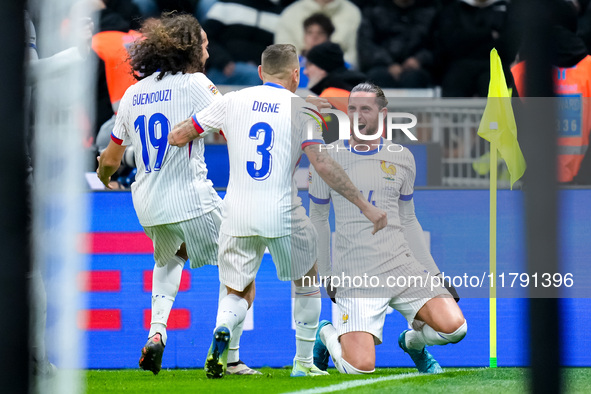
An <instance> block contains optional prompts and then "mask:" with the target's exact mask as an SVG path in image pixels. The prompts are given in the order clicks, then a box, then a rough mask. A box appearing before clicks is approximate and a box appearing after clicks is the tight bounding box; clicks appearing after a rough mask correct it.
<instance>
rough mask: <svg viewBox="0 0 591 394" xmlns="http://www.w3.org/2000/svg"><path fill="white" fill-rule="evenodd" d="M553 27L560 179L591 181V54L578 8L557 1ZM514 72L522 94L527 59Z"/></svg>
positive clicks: (584, 183) (513, 69) (561, 180)
mask: <svg viewBox="0 0 591 394" xmlns="http://www.w3.org/2000/svg"><path fill="white" fill-rule="evenodd" d="M556 7H557V8H556V9H555V12H554V17H555V18H556V19H555V24H554V25H553V26H552V27H551V34H552V38H553V40H552V42H551V43H548V44H549V45H553V46H554V50H553V52H554V59H553V62H552V63H553V65H554V66H555V67H556V69H555V72H554V89H555V91H556V95H557V96H558V97H559V100H560V105H559V106H558V108H559V113H558V117H559V118H558V122H557V130H556V131H557V133H558V181H559V182H562V183H575V184H583V185H591V151H590V150H589V149H588V147H589V133H590V131H591V99H590V98H589V97H591V56H589V51H588V50H587V47H586V46H585V43H584V42H583V40H582V38H581V37H579V36H577V14H576V12H577V10H576V8H575V6H574V5H573V3H572V2H566V1H563V2H561V3H558V4H557V5H556ZM511 72H512V73H513V76H514V78H515V86H516V87H517V90H518V91H519V95H520V96H527V92H526V91H525V62H520V63H518V64H517V65H515V66H514V67H513V68H512V70H511Z"/></svg>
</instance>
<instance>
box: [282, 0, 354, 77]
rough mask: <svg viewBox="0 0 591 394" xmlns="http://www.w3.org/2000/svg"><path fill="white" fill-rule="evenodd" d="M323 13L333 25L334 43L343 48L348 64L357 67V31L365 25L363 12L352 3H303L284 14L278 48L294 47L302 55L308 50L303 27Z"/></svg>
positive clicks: (343, 0) (314, 0) (320, 0)
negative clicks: (363, 23)
mask: <svg viewBox="0 0 591 394" xmlns="http://www.w3.org/2000/svg"><path fill="white" fill-rule="evenodd" d="M318 12H320V13H323V14H325V15H326V16H328V17H329V18H330V20H331V21H332V23H333V25H334V27H335V32H334V35H333V37H332V41H334V42H336V43H337V44H339V45H340V46H341V48H342V49H343V51H344V52H345V60H346V61H347V62H349V63H351V64H352V65H354V66H356V65H357V29H358V28H359V24H360V23H361V12H360V11H359V8H357V6H356V5H355V4H353V3H351V2H350V1H348V0H299V1H296V2H295V3H293V4H292V5H290V6H289V7H287V8H286V9H285V10H284V11H283V12H282V13H281V17H280V19H279V24H278V25H277V32H276V33H275V43H276V44H293V45H295V47H296V49H297V50H298V52H301V51H302V50H303V49H304V32H303V31H302V23H303V22H304V20H305V19H306V18H307V17H309V16H310V15H312V14H314V13H318Z"/></svg>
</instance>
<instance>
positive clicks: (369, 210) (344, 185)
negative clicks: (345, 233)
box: [304, 144, 388, 234]
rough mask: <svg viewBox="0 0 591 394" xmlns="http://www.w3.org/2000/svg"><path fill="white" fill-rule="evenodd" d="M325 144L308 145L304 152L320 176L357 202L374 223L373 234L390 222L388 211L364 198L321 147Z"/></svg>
mask: <svg viewBox="0 0 591 394" xmlns="http://www.w3.org/2000/svg"><path fill="white" fill-rule="evenodd" d="M321 147H324V145H321V144H315V145H308V146H307V147H305V148H304V152H305V153H306V155H307V156H308V159H309V160H310V163H312V165H313V166H314V169H315V170H316V172H317V173H318V175H320V177H321V178H322V179H323V180H324V181H325V182H326V183H327V184H328V186H330V187H331V188H332V189H333V190H335V191H336V192H337V193H339V194H342V195H343V196H344V197H345V198H346V199H347V200H349V201H351V202H352V203H353V204H355V205H356V206H357V207H358V208H359V209H361V212H363V214H364V215H365V216H366V217H367V218H368V219H369V220H370V221H371V222H372V223H373V232H372V234H375V233H377V232H378V231H380V230H381V229H383V228H384V227H386V225H387V224H388V217H387V215H386V212H384V211H382V210H381V209H379V208H376V207H375V206H373V205H372V204H370V203H369V202H368V201H367V200H365V199H364V198H363V196H362V195H361V192H360V191H359V189H357V187H355V185H354V184H353V182H351V179H349V176H348V175H347V173H346V172H345V170H343V167H341V165H340V164H339V163H337V162H336V161H334V160H333V159H332V157H330V156H329V155H328V153H326V148H325V149H321Z"/></svg>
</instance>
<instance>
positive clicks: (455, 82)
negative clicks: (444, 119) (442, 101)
mask: <svg viewBox="0 0 591 394" xmlns="http://www.w3.org/2000/svg"><path fill="white" fill-rule="evenodd" d="M508 8H509V3H508V1H506V0H452V1H451V2H448V4H446V5H445V6H443V8H442V10H441V11H440V12H439V14H438V15H437V17H436V19H435V26H434V32H433V37H434V45H435V50H436V53H435V62H436V64H437V67H435V68H434V71H435V70H437V71H438V72H440V74H439V75H438V77H439V79H440V84H441V94H442V96H444V97H473V96H478V97H486V95H487V93H488V84H489V79H490V70H489V67H490V51H491V49H492V48H496V49H497V51H498V52H499V56H500V57H501V61H502V63H503V69H504V70H503V71H504V72H505V76H508V77H510V75H511V73H510V70H509V67H510V65H511V63H512V62H513V61H514V60H515V56H516V53H517V49H518V45H519V35H518V34H517V32H514V31H513V28H514V26H515V24H513V22H512V21H511V20H509V16H510V14H511V13H510V12H508ZM507 82H508V83H507V85H508V86H512V81H507Z"/></svg>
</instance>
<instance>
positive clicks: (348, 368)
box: [339, 358, 375, 375]
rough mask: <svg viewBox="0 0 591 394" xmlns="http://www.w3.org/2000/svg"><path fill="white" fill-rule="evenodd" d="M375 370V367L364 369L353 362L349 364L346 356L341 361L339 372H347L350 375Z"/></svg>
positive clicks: (368, 372)
mask: <svg viewBox="0 0 591 394" xmlns="http://www.w3.org/2000/svg"><path fill="white" fill-rule="evenodd" d="M374 371H375V368H374V369H372V370H371V371H363V370H361V369H357V368H355V367H354V366H352V365H351V364H349V362H348V361H347V360H345V359H344V358H342V359H341V362H340V368H339V372H341V373H346V374H349V375H362V374H370V373H373V372H374Z"/></svg>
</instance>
